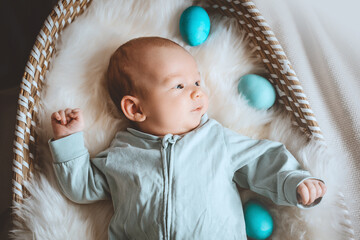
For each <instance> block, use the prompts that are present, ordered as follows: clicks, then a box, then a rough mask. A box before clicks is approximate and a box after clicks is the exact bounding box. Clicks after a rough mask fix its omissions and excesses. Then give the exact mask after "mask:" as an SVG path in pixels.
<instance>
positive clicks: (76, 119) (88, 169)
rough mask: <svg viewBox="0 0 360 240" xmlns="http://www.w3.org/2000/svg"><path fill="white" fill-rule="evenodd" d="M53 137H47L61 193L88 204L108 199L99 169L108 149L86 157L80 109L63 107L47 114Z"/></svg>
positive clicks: (105, 183) (102, 175) (87, 154)
mask: <svg viewBox="0 0 360 240" xmlns="http://www.w3.org/2000/svg"><path fill="white" fill-rule="evenodd" d="M51 122H52V127H53V131H54V140H49V146H50V150H51V154H52V156H53V160H54V163H53V166H54V170H55V174H56V177H57V181H58V183H59V186H60V188H61V190H62V192H63V193H64V194H65V195H66V196H67V197H68V198H69V199H70V200H72V201H74V202H77V203H89V202H93V201H97V200H104V199H108V198H109V186H108V183H107V181H106V178H105V176H104V174H103V173H102V171H100V169H101V168H102V167H103V166H104V164H105V162H106V159H107V157H108V150H107V151H104V152H102V153H100V154H99V155H97V156H96V157H95V158H93V159H91V160H90V155H89V152H88V150H87V149H86V148H85V146H84V140H83V133H82V130H83V126H84V121H83V116H82V113H81V110H80V109H73V110H71V109H66V110H65V111H63V110H60V111H58V112H54V113H53V114H52V115H51Z"/></svg>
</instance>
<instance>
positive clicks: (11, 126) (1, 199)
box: [0, 0, 57, 240]
mask: <svg viewBox="0 0 360 240" xmlns="http://www.w3.org/2000/svg"><path fill="white" fill-rule="evenodd" d="M56 3H57V1H55V0H0V24H1V27H0V29H1V37H0V43H1V45H0V46H1V53H2V54H1V57H0V61H1V62H0V76H1V77H0V80H1V84H0V154H1V155H0V192H1V194H0V239H2V240H6V239H8V237H7V233H8V230H9V227H10V212H11V210H10V206H11V201H12V199H11V195H12V194H11V184H12V183H11V179H12V170H11V168H12V159H13V154H12V144H13V140H14V131H15V119H16V108H17V99H18V95H19V91H20V87H19V86H20V83H21V79H22V76H23V73H24V69H25V65H26V62H27V60H28V56H29V55H30V51H31V49H32V46H33V45H34V43H35V39H36V36H37V35H38V33H39V31H40V29H41V27H42V25H43V23H44V20H45V19H46V18H47V16H48V15H49V13H50V12H51V10H52V9H53V6H54V5H55V4H56Z"/></svg>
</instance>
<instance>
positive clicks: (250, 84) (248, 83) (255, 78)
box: [238, 74, 276, 110]
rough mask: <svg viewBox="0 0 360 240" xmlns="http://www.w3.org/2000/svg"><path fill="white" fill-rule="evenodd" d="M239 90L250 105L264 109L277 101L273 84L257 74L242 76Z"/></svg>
mask: <svg viewBox="0 0 360 240" xmlns="http://www.w3.org/2000/svg"><path fill="white" fill-rule="evenodd" d="M238 91H239V93H240V94H242V95H243V96H244V97H245V98H246V100H247V101H248V103H249V105H250V106H252V107H254V108H256V109H259V110H262V109H269V108H270V107H271V106H272V105H274V103H275V99H276V93H275V89H274V87H273V86H272V84H271V83H270V82H269V81H268V80H267V79H266V78H263V77H261V76H259V75H256V74H247V75H245V76H243V77H241V78H240V82H239V85H238Z"/></svg>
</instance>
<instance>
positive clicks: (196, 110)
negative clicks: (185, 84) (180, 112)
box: [191, 106, 203, 112]
mask: <svg viewBox="0 0 360 240" xmlns="http://www.w3.org/2000/svg"><path fill="white" fill-rule="evenodd" d="M202 108H203V106H200V107H197V108H194V109H193V110H192V111H191V112H198V111H201V109H202Z"/></svg>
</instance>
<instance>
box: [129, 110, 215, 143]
mask: <svg viewBox="0 0 360 240" xmlns="http://www.w3.org/2000/svg"><path fill="white" fill-rule="evenodd" d="M208 119H209V117H208V115H207V113H204V115H202V117H201V120H200V124H199V125H198V126H197V127H196V128H195V129H193V130H192V131H194V130H196V129H198V128H200V127H201V126H202V125H204V124H205V123H206V122H207V120H208ZM126 130H127V131H128V132H130V133H131V134H133V135H135V136H137V137H141V138H145V139H149V140H159V139H162V137H159V136H156V135H152V134H149V133H145V132H142V131H139V130H136V129H134V128H130V127H129V128H126ZM188 133H189V132H188ZM186 134H187V133H185V134H182V135H174V136H179V137H183V136H184V135H186ZM168 135H171V136H172V134H166V135H165V136H168ZM165 136H164V137H165Z"/></svg>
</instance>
